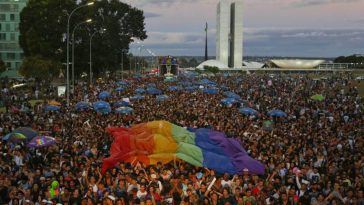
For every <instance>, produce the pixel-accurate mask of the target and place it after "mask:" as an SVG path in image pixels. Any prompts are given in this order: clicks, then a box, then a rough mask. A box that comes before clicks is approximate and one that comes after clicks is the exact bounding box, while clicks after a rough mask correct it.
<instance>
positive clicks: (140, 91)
mask: <svg viewBox="0 0 364 205" xmlns="http://www.w3.org/2000/svg"><path fill="white" fill-rule="evenodd" d="M134 92H135V93H136V94H143V93H145V90H144V88H137V89H135V90H134Z"/></svg>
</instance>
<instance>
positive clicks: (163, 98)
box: [156, 95, 169, 101]
mask: <svg viewBox="0 0 364 205" xmlns="http://www.w3.org/2000/svg"><path fill="white" fill-rule="evenodd" d="M168 98H169V97H168V96H167V95H158V96H157V98H156V99H157V101H164V100H167V99H168Z"/></svg>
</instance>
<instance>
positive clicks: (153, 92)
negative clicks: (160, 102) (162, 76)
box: [147, 87, 162, 95]
mask: <svg viewBox="0 0 364 205" xmlns="http://www.w3.org/2000/svg"><path fill="white" fill-rule="evenodd" d="M147 92H148V94H150V95H160V94H162V91H161V90H159V89H157V88H154V87H150V88H147Z"/></svg>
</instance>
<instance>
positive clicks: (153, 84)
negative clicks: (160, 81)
mask: <svg viewBox="0 0 364 205" xmlns="http://www.w3.org/2000/svg"><path fill="white" fill-rule="evenodd" d="M147 86H148V87H154V88H155V87H157V85H156V84H155V83H148V85H147Z"/></svg>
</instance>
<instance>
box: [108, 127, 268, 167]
mask: <svg viewBox="0 0 364 205" xmlns="http://www.w3.org/2000/svg"><path fill="white" fill-rule="evenodd" d="M107 132H109V133H110V134H111V135H112V136H113V137H114V142H113V144H112V145H111V156H110V157H109V158H106V159H104V163H103V171H104V172H105V171H106V170H107V169H108V168H111V167H113V166H115V165H116V164H117V163H119V162H136V161H139V162H142V163H144V164H146V165H150V164H157V163H158V162H161V163H163V164H166V163H168V162H171V161H173V160H174V159H181V160H184V161H186V162H188V163H190V164H192V165H195V166H198V167H207V168H209V169H213V170H216V171H217V172H219V173H231V174H236V173H241V172H242V170H243V169H245V168H246V169H248V170H249V172H251V173H254V174H264V165H263V164H261V163H260V162H258V161H256V160H254V159H252V158H251V157H250V156H249V155H248V154H247V153H246V151H245V150H244V148H243V147H242V146H241V145H240V143H239V142H238V141H237V140H235V139H231V138H227V137H226V135H225V134H224V133H222V132H217V131H213V130H210V129H197V130H195V131H194V132H190V131H188V130H187V129H184V128H182V127H179V126H177V125H174V124H172V123H169V122H167V121H153V122H148V123H143V124H138V125H135V126H133V127H131V128H108V129H107Z"/></svg>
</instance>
